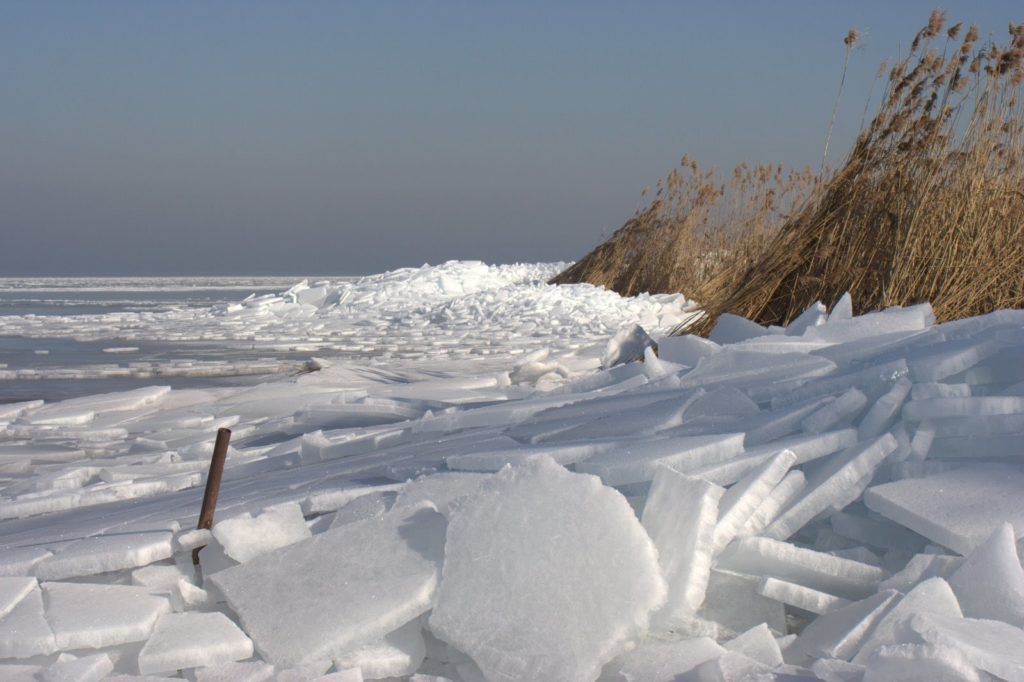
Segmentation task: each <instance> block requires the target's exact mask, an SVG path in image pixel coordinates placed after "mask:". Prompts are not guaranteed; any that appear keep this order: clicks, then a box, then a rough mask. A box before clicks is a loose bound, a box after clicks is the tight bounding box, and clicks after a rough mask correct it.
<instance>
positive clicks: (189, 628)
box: [139, 612, 252, 675]
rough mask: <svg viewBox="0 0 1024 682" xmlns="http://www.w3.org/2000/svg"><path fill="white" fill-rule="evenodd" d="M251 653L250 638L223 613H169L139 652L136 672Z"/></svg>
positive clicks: (238, 657) (169, 669)
mask: <svg viewBox="0 0 1024 682" xmlns="http://www.w3.org/2000/svg"><path fill="white" fill-rule="evenodd" d="M250 656H252V640H250V639H249V638H248V637H246V636H245V633H243V632H242V631H241V630H239V629H238V626H237V625H235V624H234V623H232V622H231V620H230V619H229V618H228V617H227V616H225V615H224V614H223V613H216V612H215V613H198V612H187V613H168V614H165V615H164V616H162V617H161V618H160V620H158V621H157V623H156V627H154V628H153V634H152V635H150V637H149V640H148V641H147V642H146V645H145V646H144V647H142V651H140V652H139V672H141V673H142V674H143V675H149V674H150V673H163V672H172V671H175V670H180V669H183V668H196V667H199V666H203V665H211V664H214V663H226V662H229V661H238V660H241V659H243V658H249V657H250Z"/></svg>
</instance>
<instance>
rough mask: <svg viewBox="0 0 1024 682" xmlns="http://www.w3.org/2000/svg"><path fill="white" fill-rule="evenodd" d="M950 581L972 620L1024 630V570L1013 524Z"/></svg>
mask: <svg viewBox="0 0 1024 682" xmlns="http://www.w3.org/2000/svg"><path fill="white" fill-rule="evenodd" d="M948 580H949V586H950V587H952V588H953V592H954V593H955V594H956V597H957V600H958V601H959V602H960V609H961V610H962V611H963V614H964V615H965V616H967V617H968V618H984V619H989V620H1001V621H1003V622H1005V623H1009V624H1011V625H1015V626H1017V627H1024V569H1021V564H1020V557H1019V556H1018V555H1017V544H1016V539H1015V537H1014V530H1013V526H1011V525H1010V524H1009V523H1002V524H1000V525H999V526H998V527H997V528H996V529H995V531H993V533H992V535H991V536H990V537H989V538H988V539H987V540H986V541H985V542H983V543H982V544H981V545H979V546H978V547H977V548H976V549H975V550H974V551H973V552H971V554H970V556H968V557H967V559H965V560H964V562H963V564H962V565H961V566H960V567H959V568H957V570H956V571H955V572H954V573H953V574H952V575H951V576H950V577H949V578H948Z"/></svg>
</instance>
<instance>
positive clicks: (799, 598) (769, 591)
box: [757, 578, 850, 614]
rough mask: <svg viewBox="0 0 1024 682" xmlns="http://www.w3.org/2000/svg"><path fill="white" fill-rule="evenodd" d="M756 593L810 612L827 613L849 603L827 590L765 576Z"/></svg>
mask: <svg viewBox="0 0 1024 682" xmlns="http://www.w3.org/2000/svg"><path fill="white" fill-rule="evenodd" d="M757 592H758V594H760V595H762V596H765V597H767V598H768V599H774V600H775V601H779V602H782V603H783V604H789V605H790V606H795V607H796V608H798V609H803V610H804V611H808V612H810V613H816V614H821V613H828V612H830V611H835V610H836V609H838V608H841V607H843V606H846V605H847V604H849V603H850V601H849V600H848V599H843V598H842V597H837V596H836V595H834V594H829V593H828V592H822V591H821V590H815V589H812V588H810V587H807V586H806V585H797V584H796V583H791V582H788V581H786V580H779V579H778V578H765V579H763V580H762V581H761V585H760V587H758V589H757Z"/></svg>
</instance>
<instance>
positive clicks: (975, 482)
mask: <svg viewBox="0 0 1024 682" xmlns="http://www.w3.org/2000/svg"><path fill="white" fill-rule="evenodd" d="M1021 490H1024V474H1022V473H1021V472H1020V470H1019V469H1016V468H1013V467H1008V466H1002V465H997V464H969V465H967V466H962V467H960V468H958V469H956V470H954V471H947V472H944V473H940V474H935V475H932V476H925V477H924V478H908V479H904V480H901V481H894V482H892V483H883V484H882V485H877V486H874V487H872V488H868V489H867V491H865V493H864V503H865V504H866V505H867V506H868V508H869V509H871V510H872V511H875V512H877V513H879V514H881V515H882V516H884V517H886V518H888V519H891V520H892V521H895V522H896V523H898V524H900V525H902V526H904V527H906V528H909V529H910V530H912V531H914V532H916V533H919V534H920V535H923V536H924V537H926V538H928V539H929V540H931V541H932V542H935V543H937V544H940V545H943V546H944V547H949V548H950V549H952V550H953V551H955V552H957V553H959V554H961V555H964V556H966V555H967V554H969V553H970V552H971V550H973V549H974V548H975V547H977V546H978V545H980V544H981V543H983V542H984V541H985V540H987V539H988V538H989V536H990V535H991V534H992V532H993V531H994V530H995V529H996V528H997V527H998V526H999V524H1001V523H1003V522H1009V523H1011V524H1012V525H1013V527H1014V529H1015V533H1017V534H1020V533H1024V497H1022V496H1021V494H1020V491H1021Z"/></svg>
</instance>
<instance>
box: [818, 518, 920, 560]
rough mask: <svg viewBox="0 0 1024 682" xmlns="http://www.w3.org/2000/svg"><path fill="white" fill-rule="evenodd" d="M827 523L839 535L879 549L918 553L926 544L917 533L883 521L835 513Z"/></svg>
mask: <svg viewBox="0 0 1024 682" xmlns="http://www.w3.org/2000/svg"><path fill="white" fill-rule="evenodd" d="M829 523H830V524H831V525H832V530H834V531H835V532H836V533H838V534H839V535H842V536H843V537H845V538H849V539H851V540H854V541H855V542H859V543H860V544H862V545H870V546H871V547H879V548H881V549H891V550H898V551H904V552H920V551H922V550H923V549H924V547H925V545H926V544H927V542H928V541H927V540H926V539H925V538H923V537H921V536H920V535H918V534H917V533H915V532H913V531H910V530H907V529H906V528H904V527H903V526H900V525H897V524H895V523H891V522H889V521H886V520H884V519H874V518H869V517H867V516H859V515H856V514H847V513H846V512H836V513H835V514H832V515H831V516H830V517H829Z"/></svg>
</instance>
